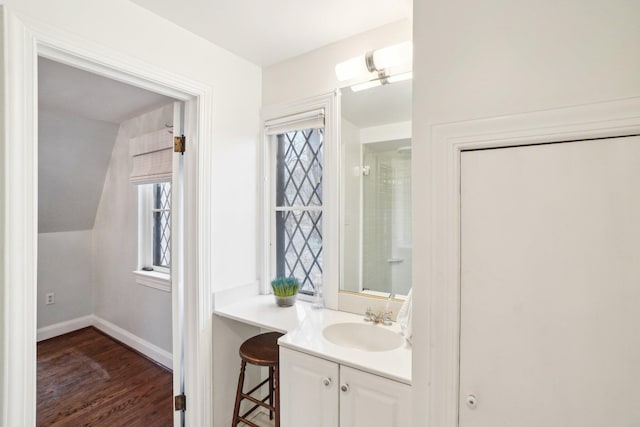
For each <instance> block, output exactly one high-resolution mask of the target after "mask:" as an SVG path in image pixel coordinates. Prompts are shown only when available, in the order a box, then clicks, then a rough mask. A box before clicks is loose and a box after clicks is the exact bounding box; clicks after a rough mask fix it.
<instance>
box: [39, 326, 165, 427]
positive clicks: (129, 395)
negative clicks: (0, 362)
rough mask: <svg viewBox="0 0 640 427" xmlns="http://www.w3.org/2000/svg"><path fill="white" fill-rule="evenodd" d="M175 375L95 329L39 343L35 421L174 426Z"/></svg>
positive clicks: (116, 426) (95, 425)
mask: <svg viewBox="0 0 640 427" xmlns="http://www.w3.org/2000/svg"><path fill="white" fill-rule="evenodd" d="M172 394H173V393H172V374H171V372H169V371H167V370H166V369H164V368H162V367H160V366H159V365H156V364H155V363H153V362H151V361H150V360H148V359H146V358H144V357H143V356H141V355H139V354H138V353H136V352H134V351H132V350H131V349H129V348H128V347H125V346H123V345H122V344H120V343H118V342H117V341H114V340H113V339H111V338H109V337H108V336H106V335H104V334H102V333H101V332H99V331H98V330H96V329H94V328H85V329H81V330H79V331H75V332H71V333H69V334H66V335H62V336H59V337H55V338H52V339H49V340H46V341H42V342H40V343H38V377H37V395H38V405H37V425H38V426H40V427H44V426H74V427H76V426H93V427H120V426H127V427H135V426H144V427H165V426H167V427H168V426H171V425H173V397H172Z"/></svg>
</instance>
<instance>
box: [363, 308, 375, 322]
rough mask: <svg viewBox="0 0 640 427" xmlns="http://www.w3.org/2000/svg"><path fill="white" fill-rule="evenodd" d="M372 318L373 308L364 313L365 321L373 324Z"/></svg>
mask: <svg viewBox="0 0 640 427" xmlns="http://www.w3.org/2000/svg"><path fill="white" fill-rule="evenodd" d="M372 317H373V311H371V307H367V311H365V312H364V321H365V322H371V318H372Z"/></svg>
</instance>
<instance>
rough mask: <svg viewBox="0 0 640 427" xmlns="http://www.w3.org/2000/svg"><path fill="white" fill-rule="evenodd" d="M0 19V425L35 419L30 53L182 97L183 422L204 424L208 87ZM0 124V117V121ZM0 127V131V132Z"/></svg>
mask: <svg viewBox="0 0 640 427" xmlns="http://www.w3.org/2000/svg"><path fill="white" fill-rule="evenodd" d="M0 12H1V13H2V20H3V34H2V36H3V41H4V56H3V57H2V63H3V71H4V73H5V75H4V82H5V83H4V94H2V93H1V92H0V96H1V95H3V97H4V99H3V104H4V123H3V124H4V129H3V135H2V140H0V146H1V149H0V158H1V159H2V161H3V164H4V171H3V174H4V176H3V177H2V181H1V182H2V186H1V187H0V205H2V206H3V208H4V209H3V211H2V212H0V222H2V227H1V228H0V239H2V240H3V241H4V248H3V249H4V252H0V277H2V286H1V288H2V295H1V296H0V297H1V299H0V303H1V304H2V312H3V316H4V319H3V328H2V330H1V331H0V345H1V346H2V348H1V349H0V350H1V351H2V353H1V356H0V358H1V359H2V374H1V375H0V383H1V386H2V390H1V393H2V398H1V400H0V423H1V424H2V425H5V426H14V425H15V426H18V425H21V426H33V425H35V421H36V420H35V415H36V295H37V275H36V273H37V238H38V235H37V212H38V195H37V182H38V180H37V173H38V163H37V162H38V159H37V151H38V150H37V123H38V120H37V105H38V104H37V58H38V56H43V57H46V58H49V59H53V60H55V61H57V62H61V63H64V64H67V65H71V66H73V67H76V68H80V69H83V70H87V71H90V72H93V73H96V74H99V75H102V76H105V77H108V78H111V79H113V80H118V81H121V82H124V83H127V84H130V85H133V86H137V87H141V88H143V89H147V90H150V91H153V92H156V93H159V94H162V95H166V96H170V97H172V98H175V99H178V100H181V101H183V102H184V103H185V108H186V113H185V116H186V118H187V120H188V122H187V123H185V131H186V132H185V134H186V136H187V150H186V152H185V154H184V163H185V169H184V189H185V191H184V208H185V209H184V306H185V307H190V309H189V310H185V311H184V343H185V354H184V357H185V361H184V364H185V369H184V375H185V393H186V395H187V396H188V397H189V410H188V411H186V412H185V417H186V424H187V425H190V426H200V425H202V426H204V425H211V424H212V419H213V417H212V410H211V406H212V405H211V404H210V402H212V401H213V398H212V394H213V392H212V390H213V382H212V365H213V363H212V362H213V360H212V358H213V356H212V322H211V283H210V277H211V274H210V267H209V266H210V263H209V262H204V261H205V260H208V259H209V255H210V253H211V251H210V246H209V240H210V239H203V238H200V236H208V235H210V230H211V224H210V219H209V217H208V215H206V213H207V212H209V209H208V208H209V205H210V204H211V200H210V196H209V194H208V192H207V191H206V190H207V188H205V186H203V185H200V183H206V182H211V170H210V168H208V167H204V166H205V165H207V164H210V163H211V156H212V149H211V148H212V147H211V145H210V143H201V141H207V142H209V141H212V132H213V125H212V119H213V92H212V89H211V88H210V87H209V86H207V85H204V84H202V83H199V82H196V81H193V80H190V79H187V78H184V77H183V76H179V75H175V74H172V73H169V72H167V71H166V70H163V69H161V68H158V67H155V66H152V65H150V64H147V63H144V62H142V61H140V60H138V59H136V58H133V57H128V56H125V55H122V54H120V53H118V52H116V51H113V50H110V49H107V48H105V47H104V46H99V45H96V44H93V43H91V42H87V41H86V40H83V39H80V38H77V37H73V36H71V35H69V34H67V33H64V32H60V31H57V30H55V29H52V28H51V27H49V26H46V25H45V24H42V23H39V22H31V21H25V20H22V19H20V18H18V17H17V16H15V15H14V14H12V13H11V12H10V11H9V10H7V8H6V7H2V8H1V9H0ZM0 124H2V123H0ZM0 129H1V128H0Z"/></svg>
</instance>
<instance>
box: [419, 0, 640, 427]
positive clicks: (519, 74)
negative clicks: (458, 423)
mask: <svg viewBox="0 0 640 427" xmlns="http://www.w3.org/2000/svg"><path fill="white" fill-rule="evenodd" d="M638 16H640V3H638V2H637V1H635V0H616V1H610V0H580V1H578V0H569V1H564V2H557V1H547V0H545V1H538V2H511V1H506V0H488V1H483V2H475V1H470V0H454V1H448V2H442V1H436V0H420V1H414V26H413V27H414V86H413V89H414V92H413V94H414V95H413V99H414V103H413V114H414V121H413V136H414V138H413V147H414V148H413V159H414V168H413V170H414V175H413V182H414V183H415V184H416V185H415V186H414V193H413V194H414V197H413V200H414V218H415V220H414V226H415V228H414V254H415V258H416V262H415V263H414V280H413V283H414V294H413V297H414V305H415V306H416V307H419V308H422V307H425V308H426V307H428V304H429V295H428V289H427V287H426V285H427V283H426V281H427V278H428V277H429V276H428V274H427V273H428V270H429V269H436V274H438V271H440V268H441V267H442V266H438V265H430V264H429V262H428V250H429V246H428V244H429V235H428V221H429V218H430V209H438V206H433V207H432V206H429V204H428V202H427V196H428V186H429V169H428V165H429V143H430V131H431V127H432V126H433V125H434V124H436V123H444V122H454V121H462V120H469V119H474V118H481V117H490V116H501V115H508V114H513V113H518V112H525V111H535V110H544V109H549V108H557V107H562V106H569V105H577V104H585V103H594V102H599V101H604V100H612V99H617V98H625V97H631V96H640V55H638V54H637V44H638V41H639V40H640V26H639V25H638V23H637V21H638V20H637V18H638ZM419 254H422V255H419ZM413 322H414V347H413V348H414V357H413V361H414V365H413V387H414V397H415V401H414V405H413V407H414V408H415V411H416V413H415V415H416V417H415V420H414V425H415V426H423V425H425V421H424V420H425V419H426V416H427V415H426V411H427V409H428V408H427V405H426V396H427V392H428V384H427V378H428V376H427V374H428V371H427V369H428V365H427V363H426V361H427V360H428V351H427V342H426V339H427V337H426V328H427V310H424V309H420V310H414V317H413Z"/></svg>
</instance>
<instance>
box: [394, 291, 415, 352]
mask: <svg viewBox="0 0 640 427" xmlns="http://www.w3.org/2000/svg"><path fill="white" fill-rule="evenodd" d="M412 291H413V289H409V294H408V295H407V299H406V300H405V301H404V303H403V304H402V307H400V311H399V312H398V317H397V319H396V320H397V322H398V323H399V324H400V329H401V330H402V335H404V338H405V339H406V340H407V342H408V343H409V344H411V339H412V338H413V331H412V328H411V323H412V322H411V312H412V310H411V293H412Z"/></svg>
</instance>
